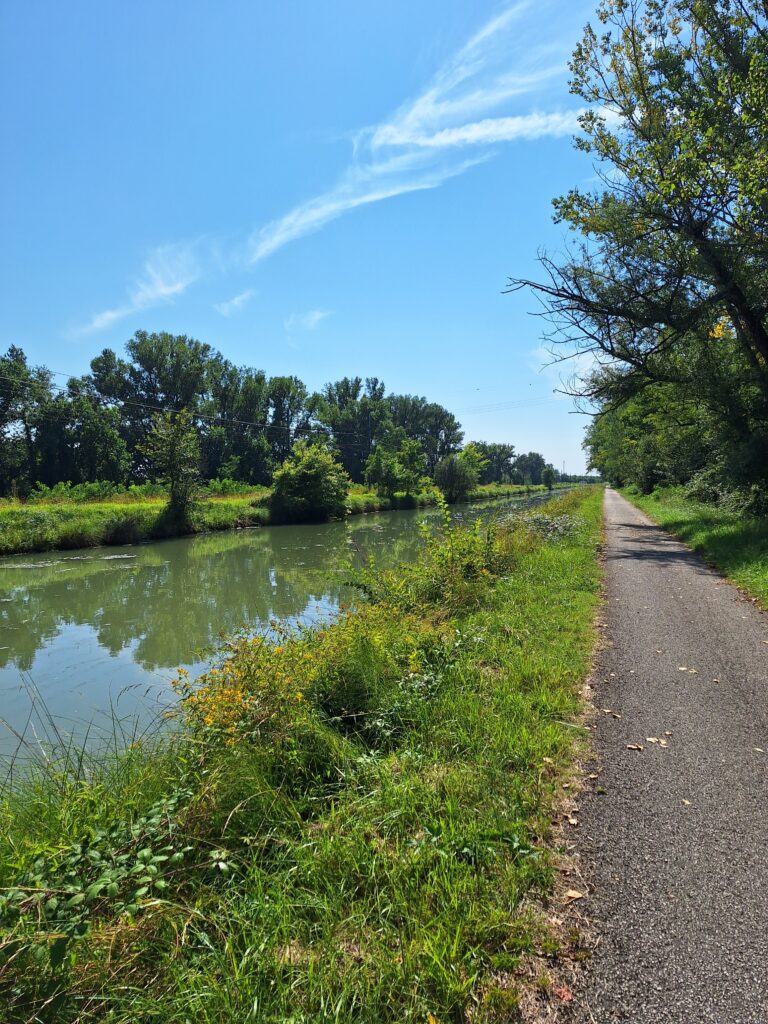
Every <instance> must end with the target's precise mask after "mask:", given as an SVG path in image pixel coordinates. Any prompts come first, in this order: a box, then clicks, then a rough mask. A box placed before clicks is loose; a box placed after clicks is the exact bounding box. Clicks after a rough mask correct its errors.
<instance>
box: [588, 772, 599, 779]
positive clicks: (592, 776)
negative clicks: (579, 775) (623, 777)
mask: <svg viewBox="0 0 768 1024" xmlns="http://www.w3.org/2000/svg"><path fill="white" fill-rule="evenodd" d="M589 778H590V779H599V778H600V776H599V775H598V774H597V772H592V774H591V775H590V776H589Z"/></svg>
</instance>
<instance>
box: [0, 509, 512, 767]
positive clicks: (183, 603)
mask: <svg viewBox="0 0 768 1024" xmlns="http://www.w3.org/2000/svg"><path fill="white" fill-rule="evenodd" d="M503 504H504V505H506V506H509V505H512V504H516V505H519V504H520V502H519V501H518V502H514V503H513V502H505V503H503ZM463 514H464V515H465V516H472V515H474V514H478V513H477V512H476V511H474V510H471V509H470V510H465V511H464V512H463ZM435 515H436V513H435V512H434V511H433V510H429V511H419V512H391V513H385V514H381V515H371V516H358V517H353V518H350V519H347V520H344V521H343V522H336V523H327V524H323V525H315V526H283V527H269V528H264V529H255V530H241V531H236V532H228V533H212V534H205V535H202V536H197V537H188V538H181V539H178V540H168V541H160V542H156V543H150V544H140V545H132V546H126V547H104V548H94V549H87V550H82V551H77V552H54V553H45V554H39V555H16V556H8V557H5V558H0V718H2V719H3V721H4V722H5V723H6V725H5V727H3V728H0V753H3V754H7V753H9V752H12V751H13V750H14V749H15V747H16V746H17V742H18V741H17V739H16V738H15V736H14V734H20V735H23V736H24V737H25V738H26V740H27V741H29V742H32V743H34V742H35V741H36V737H37V738H39V739H41V740H44V739H48V740H50V739H53V738H55V734H56V733H57V732H59V733H60V734H61V735H62V736H69V735H75V736H77V737H81V736H82V735H84V733H85V732H86V730H89V731H90V735H91V736H92V737H98V736H99V735H100V734H103V733H104V731H105V730H106V731H107V732H111V731H112V729H113V725H114V722H115V720H119V721H121V722H122V723H123V725H124V728H125V730H126V733H127V735H128V738H130V732H131V730H133V729H134V728H139V729H144V728H146V727H148V726H149V725H150V723H151V722H153V721H155V720H156V719H157V718H158V712H159V711H161V710H162V708H163V707H165V706H168V705H169V704H170V703H171V702H172V699H173V694H172V691H171V689H170V686H169V681H170V680H171V678H172V677H173V675H174V670H175V669H176V668H177V667H178V666H183V667H185V668H187V669H188V670H189V671H190V674H191V675H194V674H195V673H197V672H199V671H201V670H202V669H203V668H204V666H205V664H206V663H207V662H208V661H209V660H210V658H211V657H212V655H213V653H214V652H215V648H216V645H217V643H218V642H219V641H220V638H221V636H222V634H226V633H231V632H233V631H235V630H237V629H240V628H242V627H248V628H252V629H261V630H268V629H269V628H270V623H271V622H274V621H275V620H278V619H279V620H287V621H288V622H289V623H311V622H316V621H318V620H322V619H327V618H329V617H331V616H333V615H334V614H335V613H336V611H337V609H338V607H339V604H340V603H343V602H348V601H350V600H352V599H353V598H354V596H355V593H354V591H353V590H352V589H350V587H349V586H348V585H346V584H347V581H348V579H349V574H350V566H351V565H359V564H360V562H361V560H362V559H363V558H366V557H368V558H370V557H373V558H374V559H375V560H376V562H377V563H378V564H385V565H392V564H395V563H397V562H401V561H405V560H408V559H411V558H413V557H414V555H415V553H416V551H417V549H418V547H419V545H420V544H421V543H423V541H422V539H421V534H420V532H419V528H418V527H419V523H420V522H422V521H423V520H424V519H427V520H429V519H430V518H434V517H435Z"/></svg>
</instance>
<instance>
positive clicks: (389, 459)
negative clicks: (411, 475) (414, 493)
mask: <svg viewBox="0 0 768 1024" xmlns="http://www.w3.org/2000/svg"><path fill="white" fill-rule="evenodd" d="M399 470H400V467H399V466H398V463H397V458H396V457H395V456H394V455H393V454H392V453H391V452H387V451H385V450H384V449H383V448H382V447H381V445H377V446H376V447H375V448H374V449H373V452H372V453H371V455H369V457H368V460H367V461H366V463H365V482H366V483H367V484H368V485H369V486H370V487H374V488H375V490H376V493H377V494H378V495H379V496H380V497H382V498H391V497H392V496H393V495H394V493H395V491H397V490H398V489H399V487H400V472H399Z"/></svg>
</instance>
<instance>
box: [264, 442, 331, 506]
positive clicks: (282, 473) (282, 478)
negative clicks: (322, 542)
mask: <svg viewBox="0 0 768 1024" xmlns="http://www.w3.org/2000/svg"><path fill="white" fill-rule="evenodd" d="M348 489H349V477H348V476H347V474H346V472H345V471H344V469H343V467H342V466H340V465H339V463H338V462H336V460H335V459H334V457H333V455H332V454H331V453H330V452H329V451H328V449H327V448H321V447H320V446H319V445H316V444H315V445H313V444H309V442H307V441H297V442H296V444H295V445H294V446H293V451H292V452H291V454H290V456H289V457H288V458H287V459H286V461H285V462H284V463H283V465H282V466H281V467H280V469H278V470H277V471H276V472H275V477H274V481H273V484H272V497H271V500H270V509H271V512H272V518H273V519H274V521H275V522H280V523H313V522H314V523H317V522H320V523H322V522H325V521H326V520H328V519H340V518H341V517H342V516H344V514H345V512H346V501H347V491H348Z"/></svg>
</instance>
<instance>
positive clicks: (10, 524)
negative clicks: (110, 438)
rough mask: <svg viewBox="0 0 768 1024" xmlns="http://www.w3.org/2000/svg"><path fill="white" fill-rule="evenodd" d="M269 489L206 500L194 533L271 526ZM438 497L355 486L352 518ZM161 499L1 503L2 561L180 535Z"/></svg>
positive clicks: (485, 495)
mask: <svg viewBox="0 0 768 1024" xmlns="http://www.w3.org/2000/svg"><path fill="white" fill-rule="evenodd" d="M543 489H544V488H541V487H533V488H528V489H526V488H525V487H522V486H518V485H514V484H511V485H500V484H488V485H485V486H483V487H479V488H478V489H477V490H476V491H475V492H474V493H473V494H472V500H473V501H480V500H484V499H492V498H503V497H510V496H518V495H520V496H522V495H525V494H526V493H529V492H532V491H542V490H543ZM269 494H270V492H269V489H268V488H266V487H257V488H254V489H253V490H252V491H251V492H249V493H247V494H238V495H228V496H222V497H219V496H216V497H209V496H206V497H202V498H201V499H200V501H199V502H198V503H197V505H196V507H195V509H194V512H193V514H192V522H191V531H192V532H193V533H205V532H207V531H211V530H235V529H241V528H243V527H249V526H266V525H268V524H269V521H270V515H269ZM437 500H438V492H437V491H434V490H430V491H424V492H422V493H421V494H417V495H404V494H400V495H396V496H395V497H394V498H381V497H379V496H378V495H376V494H374V493H373V492H371V491H368V490H366V489H365V488H363V487H361V486H358V485H355V486H353V487H352V488H351V490H350V493H349V502H348V509H349V515H361V514H364V513H367V512H386V511H391V510H392V509H407V508H422V507H424V506H427V505H434V504H436V502H437ZM165 504H166V499H165V498H164V497H162V496H158V497H152V498H137V497H135V496H134V495H132V494H121V495H116V496H115V497H113V498H110V499H109V500H106V501H82V500H79V501H67V500H61V499H60V498H55V497H54V498H52V499H50V500H43V499H38V500H36V501H35V502H30V503H28V504H24V503H21V502H10V501H9V502H6V503H0V555H10V554H15V553H17V552H22V551H51V550H55V549H68V548H89V547H97V546H99V545H101V544H133V543H136V542H138V541H142V540H152V539H159V538H163V537H172V536H177V535H178V532H179V530H178V526H177V525H176V524H175V523H173V522H170V521H169V520H168V517H167V516H166V515H165Z"/></svg>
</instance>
